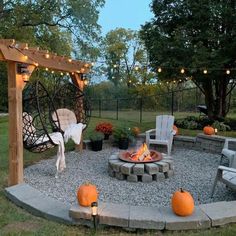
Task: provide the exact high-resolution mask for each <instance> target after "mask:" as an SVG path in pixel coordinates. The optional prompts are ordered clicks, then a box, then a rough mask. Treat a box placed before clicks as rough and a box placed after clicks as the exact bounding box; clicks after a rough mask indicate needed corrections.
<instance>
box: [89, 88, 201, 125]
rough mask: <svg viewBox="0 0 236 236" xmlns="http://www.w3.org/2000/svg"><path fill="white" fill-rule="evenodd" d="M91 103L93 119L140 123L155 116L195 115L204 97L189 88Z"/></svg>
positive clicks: (198, 91)
mask: <svg viewBox="0 0 236 236" xmlns="http://www.w3.org/2000/svg"><path fill="white" fill-rule="evenodd" d="M91 103H92V116H93V117H100V118H110V119H117V120H119V119H124V120H130V121H136V122H140V123H141V122H148V121H152V120H155V117H156V115H157V114H173V115H175V116H177V117H181V116H186V113H187V114H188V115H197V114H198V113H199V111H198V110H197V106H198V105H200V104H204V96H203V95H202V93H201V91H200V90H199V89H198V88H190V89H183V90H178V91H170V92H168V93H163V94H158V95H153V96H148V95H147V96H145V97H139V98H138V97H136V98H118V99H91Z"/></svg>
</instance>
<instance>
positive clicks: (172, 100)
mask: <svg viewBox="0 0 236 236" xmlns="http://www.w3.org/2000/svg"><path fill="white" fill-rule="evenodd" d="M171 115H172V116H173V115H174V90H173V89H172V91H171Z"/></svg>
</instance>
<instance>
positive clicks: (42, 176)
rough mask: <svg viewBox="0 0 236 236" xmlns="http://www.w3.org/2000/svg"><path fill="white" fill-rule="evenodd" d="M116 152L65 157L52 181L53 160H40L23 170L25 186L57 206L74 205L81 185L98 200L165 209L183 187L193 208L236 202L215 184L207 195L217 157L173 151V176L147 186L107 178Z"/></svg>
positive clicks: (214, 171) (73, 154)
mask: <svg viewBox="0 0 236 236" xmlns="http://www.w3.org/2000/svg"><path fill="white" fill-rule="evenodd" d="M117 151H119V149H118V148H114V147H112V148H106V149H103V150H102V151H99V152H93V151H89V150H84V151H83V152H82V153H78V152H68V153H66V164H67V168H66V170H65V171H64V172H63V173H61V174H60V175H59V178H57V179H56V178H55V170H56V168H55V158H56V157H53V158H52V159H49V160H42V161H40V162H39V163H37V164H35V165H32V166H29V167H27V168H26V169H25V170H24V175H25V182H26V183H28V184H29V185H32V186H33V187H34V188H36V189H38V190H39V191H41V192H43V193H44V194H45V195H48V196H50V197H53V198H56V199H58V200H59V201H61V202H65V203H70V204H71V205H73V204H77V199H76V191H77V188H78V187H79V186H80V185H81V184H82V183H83V182H85V181H89V182H91V183H93V184H95V185H96V186H97V188H98V190H99V200H101V201H104V202H112V203H123V204H129V205H140V206H142V205H144V206H169V205H170V199H171V196H172V193H173V192H174V191H175V190H177V189H179V188H180V187H183V188H184V189H186V190H187V191H189V192H191V193H192V195H193V197H194V199H195V204H196V205H198V204H202V203H210V202H216V201H232V200H236V194H235V193H234V192H233V191H231V190H230V189H229V188H226V187H225V186H224V185H223V184H221V183H218V185H217V188H216V192H215V194H214V198H212V199H211V198H210V191H211V188H212V185H213V181H214V178H215V174H216V170H217V166H218V165H219V158H220V155H218V154H211V153H205V152H200V151H195V150H190V149H182V148H174V150H173V151H172V157H173V159H174V176H171V177H170V178H168V179H165V178H164V176H163V179H160V180H158V181H155V182H154V181H153V182H151V183H142V182H137V183H131V182H126V181H120V180H117V179H115V178H112V177H110V176H109V175H108V171H107V169H108V166H107V165H108V158H109V156H110V155H111V154H113V153H114V152H117Z"/></svg>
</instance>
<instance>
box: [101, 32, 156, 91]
mask: <svg viewBox="0 0 236 236" xmlns="http://www.w3.org/2000/svg"><path fill="white" fill-rule="evenodd" d="M102 52H103V58H104V61H105V64H106V66H105V67H104V68H103V70H104V71H105V73H106V75H107V77H108V79H109V80H110V81H112V82H113V83H114V84H116V85H117V84H118V83H124V84H127V85H128V87H130V86H132V85H135V84H137V83H142V84H145V83H146V82H148V81H149V80H150V79H151V78H152V77H153V74H152V73H150V70H149V69H148V57H147V52H146V50H145V48H144V44H143V43H142V41H141V40H140V38H139V35H138V32H137V31H133V30H129V29H128V30H127V29H124V28H117V29H115V30H111V31H110V32H108V33H107V35H106V36H105V38H104V40H103V41H102Z"/></svg>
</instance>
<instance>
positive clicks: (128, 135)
mask: <svg viewBox="0 0 236 236" xmlns="http://www.w3.org/2000/svg"><path fill="white" fill-rule="evenodd" d="M113 136H114V139H115V141H116V142H117V143H118V146H119V149H123V150H125V149H128V147H129V142H130V141H132V140H133V138H134V136H133V135H132V130H131V129H130V128H129V127H117V128H115V130H114V132H113Z"/></svg>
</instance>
